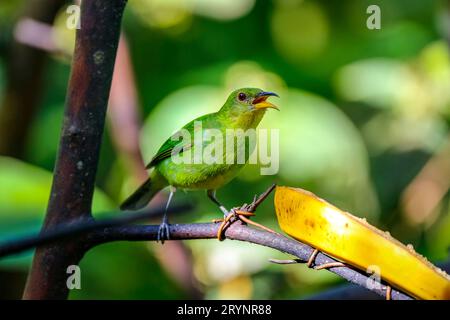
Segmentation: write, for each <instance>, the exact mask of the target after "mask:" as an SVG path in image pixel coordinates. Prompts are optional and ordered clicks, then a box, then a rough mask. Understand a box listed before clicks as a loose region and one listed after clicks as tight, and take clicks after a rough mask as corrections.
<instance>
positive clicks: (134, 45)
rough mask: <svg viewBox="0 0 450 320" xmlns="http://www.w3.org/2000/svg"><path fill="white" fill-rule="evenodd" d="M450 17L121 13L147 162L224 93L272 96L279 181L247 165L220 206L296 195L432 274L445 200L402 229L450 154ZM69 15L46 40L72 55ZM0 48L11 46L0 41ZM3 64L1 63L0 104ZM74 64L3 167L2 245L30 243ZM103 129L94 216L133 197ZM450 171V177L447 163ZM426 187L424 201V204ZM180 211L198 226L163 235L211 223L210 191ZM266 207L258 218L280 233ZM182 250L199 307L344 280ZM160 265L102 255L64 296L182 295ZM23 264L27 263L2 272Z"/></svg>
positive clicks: (317, 6)
mask: <svg viewBox="0 0 450 320" xmlns="http://www.w3.org/2000/svg"><path fill="white" fill-rule="evenodd" d="M8 3H9V2H8ZM19 3H20V1H18V2H17V3H16V5H15V6H12V5H6V4H5V2H2V4H1V5H0V16H2V17H3V16H5V17H6V16H7V17H10V19H6V20H4V22H2V27H3V26H4V27H5V28H4V29H3V30H8V28H9V29H12V26H13V25H12V24H13V22H14V19H13V18H12V17H16V16H17V15H18V12H20V8H21V6H20V5H19ZM371 4H378V5H379V6H380V8H381V19H382V20H381V29H380V30H369V29H367V27H366V19H367V17H368V14H366V8H367V7H368V6H369V5H371ZM22 5H23V3H22ZM449 10H450V9H449V8H448V7H446V6H445V3H444V2H441V1H420V0H412V1H411V0H409V1H406V0H396V1H392V0H391V1H387V0H385V1H381V0H375V1H368V0H347V1H325V0H321V1H311V0H273V1H261V0H260V1H256V0H233V1H225V0H214V1H206V0H170V1H167V0H130V1H129V3H128V7H127V10H126V14H125V17H124V32H125V34H126V35H127V39H128V43H129V45H130V51H131V58H132V63H133V67H134V72H135V77H136V82H137V92H138V94H139V100H140V102H141V107H142V110H141V114H142V120H143V127H142V130H141V149H142V153H143V156H144V159H145V160H149V159H150V158H151V157H152V156H153V154H154V152H155V151H156V150H157V149H158V147H159V146H160V144H161V143H162V142H163V141H164V140H165V139H166V138H167V137H168V136H169V135H170V134H171V133H173V132H174V130H176V129H177V128H179V127H181V126H182V125H184V124H185V123H186V122H187V121H189V120H191V119H193V118H195V117H196V116H199V115H201V114H204V113H207V112H212V111H215V110H217V109H218V108H219V107H220V106H221V104H222V103H223V101H224V99H225V97H226V96H227V94H228V93H229V92H230V91H231V90H232V89H235V88H238V87H249V86H256V87H261V88H263V89H266V90H270V91H275V92H277V93H279V94H280V96H281V98H280V100H279V101H277V105H279V106H280V107H281V111H280V112H279V113H276V112H269V113H268V114H267V115H266V117H265V119H264V121H263V123H262V125H261V126H262V127H264V128H278V129H280V159H279V168H280V170H279V173H278V175H276V176H260V175H259V168H258V166H257V165H249V166H247V167H246V168H245V169H244V171H243V172H242V173H241V175H240V176H239V178H237V179H236V180H235V181H233V182H232V183H231V184H230V185H229V186H226V187H224V188H223V189H222V190H220V191H219V192H218V196H219V198H220V199H221V200H222V201H223V202H224V203H226V204H227V206H229V207H231V206H234V205H238V204H241V203H242V202H248V201H249V200H250V199H251V198H252V197H253V195H254V194H255V193H259V192H261V191H263V190H264V189H265V188H266V187H267V186H268V185H269V184H270V183H273V182H277V183H279V184H286V185H291V186H299V187H302V188H305V189H308V190H310V191H312V192H314V193H316V194H318V195H319V196H321V197H323V198H325V199H327V200H329V201H330V202H332V203H334V204H336V205H337V206H339V207H341V208H343V209H345V210H348V211H350V212H352V213H353V214H356V215H358V216H361V217H366V218H368V220H369V221H370V222H371V223H373V224H375V225H377V226H379V227H380V228H382V229H384V230H389V231H390V232H391V233H392V234H393V236H394V237H396V238H398V239H399V240H401V241H403V242H405V243H411V244H413V245H414V247H415V248H416V249H417V250H418V251H419V252H420V253H422V254H423V255H425V256H427V257H428V258H430V259H431V260H434V261H435V260H439V259H445V258H446V257H447V248H448V247H449V245H450V237H449V235H450V219H449V211H450V209H449V207H450V206H449V204H450V200H449V192H448V186H447V189H445V190H444V194H443V196H442V198H440V199H439V201H438V204H437V206H435V207H433V208H432V210H431V211H430V213H429V215H427V216H425V217H423V218H421V220H417V219H416V220H414V219H413V220H411V217H410V216H409V215H410V214H411V213H410V212H409V211H408V210H407V209H405V208H407V206H405V203H404V195H405V190H407V188H408V186H409V185H410V184H411V183H412V182H413V181H414V179H416V178H417V177H418V176H419V173H420V172H421V171H422V170H423V168H424V166H425V164H426V163H428V161H430V159H432V158H433V157H435V156H437V155H438V154H439V153H440V152H441V150H442V149H443V148H444V147H445V145H448V144H450V135H449V134H450V133H449V124H450V90H448V89H449V85H450V57H449V56H450V53H449V52H450V51H449V45H448V43H447V42H446V38H447V39H448V37H449V32H450V31H449V29H448V28H446V27H445V26H447V27H448V25H449V21H450V18H449V16H448V12H450V11H449ZM64 17H65V13H64V11H63V10H62V11H61V13H60V15H59V16H58V18H57V20H56V22H55V28H56V29H55V30H56V32H55V41H56V43H57V44H58V46H59V48H60V49H61V50H62V51H64V52H65V53H66V55H70V53H71V50H72V48H73V41H74V33H73V32H71V31H69V30H67V29H66V28H65V24H64V21H65V20H64ZM0 39H3V40H4V41H8V37H7V36H4V35H3V34H2V36H1V37H0ZM5 39H6V40H5ZM8 59H9V58H8V57H3V58H2V59H1V60H0V98H1V97H2V94H3V92H4V90H5V88H4V86H5V68H6V67H7V65H8V63H9V61H8ZM69 61H70V60H69V59H67V58H65V57H64V55H61V54H55V55H54V56H53V58H52V59H50V61H49V64H48V66H47V69H46V74H45V91H44V92H43V101H42V103H41V107H40V109H39V111H38V114H37V116H36V118H35V121H34V123H33V126H32V133H31V134H30V136H29V140H28V144H27V147H26V154H25V159H24V160H25V162H22V161H19V160H14V159H11V158H7V157H2V158H0V240H3V239H6V238H7V237H10V236H13V235H20V234H23V233H25V232H26V231H31V230H34V231H37V230H38V226H39V224H40V222H41V221H42V218H43V214H44V212H45V207H46V202H47V200H48V195H49V190H50V184H51V173H50V171H51V170H52V169H53V166H54V161H55V156H56V150H57V144H58V139H59V131H60V127H61V121H62V114H63V105H64V96H65V90H66V85H67V79H68V76H69V72H70V65H69V63H68V62H69ZM109 129H110V128H107V132H106V134H105V138H104V144H103V146H102V154H101V161H100V166H99V173H98V179H97V182H98V188H99V189H98V191H97V192H96V202H95V208H94V210H95V211H96V212H100V211H107V210H113V209H114V208H115V207H116V205H117V204H118V203H119V202H120V201H121V200H123V198H124V197H125V196H126V195H127V194H129V192H131V191H132V189H133V188H135V187H136V182H135V181H134V180H133V178H132V177H131V175H132V173H131V170H130V168H128V167H127V166H126V165H125V162H124V161H123V159H122V157H121V155H120V153H119V152H118V151H117V149H116V148H115V147H114V144H113V143H112V141H111V139H112V138H111V133H110V131H109ZM447 155H448V154H447ZM446 160H447V161H444V168H445V164H446V168H447V170H448V168H449V164H448V162H449V161H450V156H449V157H447V158H446ZM442 170H444V169H442ZM447 174H448V173H447ZM424 188H425V189H419V190H420V191H423V192H428V191H429V190H431V192H433V190H432V189H429V188H427V187H426V186H425V187H424ZM100 190H103V191H100ZM427 194H428V193H427ZM431 196H433V193H431ZM182 199H189V200H190V201H195V202H196V203H197V204H198V206H197V209H196V212H195V213H192V214H186V215H183V216H180V217H174V218H173V220H172V221H177V222H188V221H189V222H190V221H207V220H208V219H211V218H216V217H218V216H219V215H220V213H219V212H218V210H217V209H216V208H215V207H214V205H212V204H211V203H210V202H209V201H208V200H207V199H206V197H205V196H204V193H203V192H193V193H189V194H186V195H185V194H183V193H177V196H176V199H175V201H181V200H182ZM271 201H272V198H269V200H268V201H267V202H266V203H264V204H263V206H262V207H261V209H260V210H259V211H258V217H257V220H258V221H259V222H262V223H263V224H265V225H268V226H270V227H274V228H277V225H276V224H277V223H276V219H275V215H274V213H273V206H272V204H271ZM419 209H420V208H419ZM185 245H186V246H187V247H188V249H189V250H190V251H191V252H192V256H193V265H194V266H193V268H194V270H193V272H194V275H195V278H196V279H197V281H198V282H199V286H200V288H201V291H202V292H203V294H204V296H205V297H206V298H242V299H248V298H260V299H267V298H297V297H304V296H306V295H308V294H312V293H314V292H319V291H321V290H326V288H328V287H330V286H332V285H334V284H336V283H338V282H339V281H340V280H339V279H338V278H337V277H335V276H333V275H331V274H330V273H327V272H315V271H312V270H307V269H306V268H304V267H301V266H295V265H294V266H274V265H270V264H269V263H268V262H267V259H268V258H271V257H273V258H276V257H279V258H281V257H283V255H282V254H280V253H277V252H273V251H272V250H269V249H267V248H260V247H255V246H252V245H249V244H244V243H235V242H231V241H225V242H222V243H219V242H216V241H187V242H185ZM163 249H164V248H163ZM157 251H158V250H155V246H154V245H148V244H145V243H135V244H130V243H112V244H108V245H103V246H100V247H98V248H95V249H94V250H92V251H90V252H89V253H88V254H87V256H86V257H85V258H84V259H83V261H82V263H81V270H82V290H79V291H76V290H75V291H73V292H72V293H71V298H102V299H103V298H113V299H119V298H135V299H143V298H169V299H170V298H172V299H174V298H183V297H189V294H188V292H187V291H186V289H185V288H183V286H182V285H180V283H179V281H177V279H176V277H174V276H173V274H172V273H171V272H169V271H168V270H166V268H165V267H164V264H161V263H160V262H161V259H159V258H158V255H157V254H155V252H157ZM29 263H30V254H27V255H25V256H23V257H19V258H14V259H7V260H5V261H3V262H2V264H0V267H1V268H3V270H8V269H7V268H19V269H20V268H23V267H24V266H28V265H29ZM1 270H2V269H0V272H1ZM20 270H22V269H20ZM5 272H6V271H5ZM0 291H1V290H0ZM0 296H2V292H0Z"/></svg>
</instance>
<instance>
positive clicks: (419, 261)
mask: <svg viewBox="0 0 450 320" xmlns="http://www.w3.org/2000/svg"><path fill="white" fill-rule="evenodd" d="M275 209H276V214H277V218H278V223H279V225H280V228H281V229H282V230H283V231H284V232H285V233H287V234H288V235H289V236H291V237H293V238H295V239H297V240H299V241H301V242H304V243H307V244H309V245H311V246H312V247H314V248H317V249H319V250H320V251H323V252H325V253H327V254H328V255H330V256H333V257H335V258H337V259H339V260H341V261H343V262H345V263H348V264H350V265H353V266H354V267H357V268H359V269H361V270H364V271H367V270H377V271H379V276H380V277H381V279H383V280H385V281H386V282H387V283H389V284H390V285H391V286H393V287H396V288H398V289H400V290H402V291H404V292H405V293H407V294H409V295H411V296H413V297H415V298H417V299H435V300H436V299H445V300H448V299H450V277H449V275H448V274H446V273H445V272H444V271H442V270H440V269H439V268H437V267H435V266H434V265H432V264H431V263H430V262H428V261H427V260H426V258H424V257H423V256H421V255H419V254H418V253H416V252H415V251H414V249H413V248H412V246H405V245H404V244H402V243H400V242H399V241H397V240H396V239H394V238H392V237H391V236H390V235H389V233H387V232H383V231H381V230H379V229H377V228H375V227H374V226H372V225H370V224H369V223H367V222H366V221H365V220H364V219H360V218H358V217H355V216H353V215H351V214H350V213H348V212H344V211H342V210H340V209H338V208H336V207H335V206H333V205H331V204H330V203H328V202H326V201H325V200H323V199H320V198H318V197H317V196H315V195H314V194H312V193H310V192H308V191H306V190H303V189H298V188H291V187H277V188H276V192H275Z"/></svg>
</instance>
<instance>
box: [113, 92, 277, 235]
mask: <svg viewBox="0 0 450 320" xmlns="http://www.w3.org/2000/svg"><path fill="white" fill-rule="evenodd" d="M270 96H277V97H278V95H277V94H276V93H273V92H266V91H263V90H261V89H257V88H242V89H239V90H235V91H233V92H232V93H231V94H230V95H229V97H228V99H227V101H226V102H225V104H224V105H223V106H222V108H221V109H220V110H219V111H218V112H215V113H211V114H207V115H204V116H201V117H199V118H197V119H195V120H193V121H191V122H189V123H188V124H186V125H185V126H184V127H183V129H184V132H186V130H187V132H189V133H190V135H191V137H194V136H195V134H200V135H201V136H203V134H204V132H200V133H199V132H198V131H199V130H202V131H205V130H208V129H218V130H220V132H221V133H222V134H223V136H224V135H225V134H226V132H229V131H228V129H232V130H233V129H234V130H237V129H241V130H243V131H246V130H248V129H255V128H256V127H257V126H258V124H259V123H260V121H261V119H262V118H263V116H264V113H265V111H266V109H267V108H274V109H278V108H277V107H276V106H275V105H273V104H272V103H270V102H268V101H266V99H267V98H268V97H270ZM198 123H201V127H199V126H198ZM196 124H197V125H196ZM183 129H181V130H180V131H182V130H183ZM180 131H178V132H177V133H180ZM215 131H216V132H217V130H215ZM177 133H175V134H174V135H173V136H172V137H171V138H169V139H167V140H166V142H164V144H163V145H162V146H161V148H159V151H158V152H157V154H156V155H155V156H154V157H153V159H152V160H151V161H150V163H149V164H148V165H147V169H150V168H153V171H152V172H151V173H150V177H149V178H148V179H147V181H146V182H145V183H144V184H142V185H141V186H140V187H139V188H138V189H137V190H136V191H135V192H134V193H133V194H132V195H131V196H130V197H129V198H128V199H126V200H125V202H124V203H123V204H122V205H121V206H120V208H121V210H138V209H141V208H143V207H145V206H146V205H147V204H148V203H149V202H150V200H151V199H152V198H153V197H154V196H155V194H156V193H158V192H159V191H160V190H162V189H163V188H165V187H167V186H170V187H171V192H170V195H169V199H168V202H167V205H166V211H167V208H168V206H169V203H170V201H171V199H172V196H173V193H174V191H175V190H176V188H181V189H187V190H194V189H204V190H207V195H208V197H209V198H210V199H211V200H212V201H213V202H214V203H215V204H217V205H218V206H219V208H220V209H221V210H222V212H223V213H224V214H225V215H227V214H228V210H226V209H225V207H224V206H222V205H221V204H220V202H219V201H218V200H217V199H216V197H215V190H216V189H218V188H220V187H222V186H223V185H225V184H227V183H228V182H230V181H231V180H232V179H234V178H235V177H236V175H237V174H238V172H239V171H240V170H241V169H242V168H243V167H244V166H245V163H246V162H247V161H248V158H249V156H250V154H251V153H252V151H253V150H249V146H248V144H247V142H246V145H245V149H246V150H245V151H246V152H245V162H243V161H221V163H211V162H208V163H205V162H202V161H197V162H196V161H193V162H190V163H184V162H183V163H181V162H179V161H174V159H173V157H172V156H173V154H174V149H176V148H177V150H178V151H177V152H178V153H181V152H186V151H187V150H190V151H191V154H195V148H197V147H196V144H195V143H192V142H188V143H186V141H180V140H179V139H174V138H173V137H175V136H176V135H177ZM191 141H192V140H191ZM210 143H211V142H210V141H208V142H206V141H203V140H202V142H201V146H203V147H206V146H207V145H208V144H210ZM253 147H254V146H253ZM223 156H224V157H226V154H225V153H224V155H223ZM234 160H236V159H234ZM230 162H232V163H230ZM168 226H169V225H168V218H167V212H166V213H165V214H164V217H163V221H162V223H161V225H160V227H159V232H158V240H161V241H164V239H169V228H168Z"/></svg>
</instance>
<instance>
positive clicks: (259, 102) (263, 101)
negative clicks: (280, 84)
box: [252, 91, 280, 110]
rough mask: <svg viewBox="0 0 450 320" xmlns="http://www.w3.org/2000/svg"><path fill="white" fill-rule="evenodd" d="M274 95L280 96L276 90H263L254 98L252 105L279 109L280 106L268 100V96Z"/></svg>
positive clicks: (257, 107)
mask: <svg viewBox="0 0 450 320" xmlns="http://www.w3.org/2000/svg"><path fill="white" fill-rule="evenodd" d="M271 96H274V97H279V96H278V95H277V94H276V93H274V92H266V91H262V92H260V93H258V95H257V96H256V98H255V99H253V102H252V105H253V106H254V107H255V109H267V108H272V109H277V110H280V109H278V107H277V106H276V105H274V104H272V103H270V102H269V101H267V98H269V97H271Z"/></svg>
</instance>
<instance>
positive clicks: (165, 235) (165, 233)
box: [156, 221, 170, 244]
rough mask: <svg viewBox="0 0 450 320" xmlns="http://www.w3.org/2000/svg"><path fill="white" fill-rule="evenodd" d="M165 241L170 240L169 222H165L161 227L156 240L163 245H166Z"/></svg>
mask: <svg viewBox="0 0 450 320" xmlns="http://www.w3.org/2000/svg"><path fill="white" fill-rule="evenodd" d="M165 240H170V230H169V223H167V221H163V222H162V223H161V224H160V225H159V228H158V236H157V238H156V241H157V242H161V244H164V241H165Z"/></svg>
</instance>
